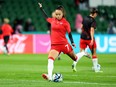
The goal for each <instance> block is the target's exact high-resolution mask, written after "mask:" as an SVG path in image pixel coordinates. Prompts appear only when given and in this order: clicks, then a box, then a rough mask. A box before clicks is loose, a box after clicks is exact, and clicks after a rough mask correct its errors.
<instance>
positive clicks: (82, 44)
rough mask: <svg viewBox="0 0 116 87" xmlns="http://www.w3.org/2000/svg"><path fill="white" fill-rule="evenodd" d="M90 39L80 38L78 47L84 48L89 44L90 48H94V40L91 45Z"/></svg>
mask: <svg viewBox="0 0 116 87" xmlns="http://www.w3.org/2000/svg"><path fill="white" fill-rule="evenodd" d="M90 42H91V40H84V39H80V48H82V49H85V48H86V47H87V46H89V48H90V49H93V48H96V42H95V40H94V42H93V45H90Z"/></svg>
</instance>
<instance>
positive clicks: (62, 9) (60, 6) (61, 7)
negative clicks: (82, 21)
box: [56, 5, 66, 17]
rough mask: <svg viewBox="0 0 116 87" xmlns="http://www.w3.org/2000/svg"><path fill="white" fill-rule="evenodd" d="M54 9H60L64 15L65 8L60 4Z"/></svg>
mask: <svg viewBox="0 0 116 87" xmlns="http://www.w3.org/2000/svg"><path fill="white" fill-rule="evenodd" d="M56 10H61V11H62V13H63V17H65V16H66V11H65V9H64V7H63V6H62V5H58V6H57V8H56Z"/></svg>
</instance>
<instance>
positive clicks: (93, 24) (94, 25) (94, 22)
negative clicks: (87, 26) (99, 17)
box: [91, 21, 96, 29]
mask: <svg viewBox="0 0 116 87" xmlns="http://www.w3.org/2000/svg"><path fill="white" fill-rule="evenodd" d="M91 27H93V28H94V29H96V21H93V22H92V24H91Z"/></svg>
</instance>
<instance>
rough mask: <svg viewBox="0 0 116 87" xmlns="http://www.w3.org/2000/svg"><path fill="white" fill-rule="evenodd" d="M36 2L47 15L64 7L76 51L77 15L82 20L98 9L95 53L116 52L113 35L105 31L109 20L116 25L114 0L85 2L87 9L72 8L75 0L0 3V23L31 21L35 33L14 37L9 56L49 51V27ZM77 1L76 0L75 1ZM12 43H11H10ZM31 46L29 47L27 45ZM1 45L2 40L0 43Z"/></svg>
mask: <svg viewBox="0 0 116 87" xmlns="http://www.w3.org/2000/svg"><path fill="white" fill-rule="evenodd" d="M38 1H40V2H42V3H43V8H44V9H45V11H46V12H47V14H48V15H49V16H51V13H52V11H54V9H55V8H56V6H57V5H59V4H60V5H63V6H64V8H65V9H66V13H67V15H66V18H67V20H68V21H69V22H70V24H71V29H72V32H73V37H74V40H75V43H76V45H77V48H76V49H75V52H78V51H79V34H78V33H77V32H76V29H75V19H76V15H77V14H78V13H80V14H81V15H82V16H83V17H85V16H86V15H89V9H90V8H92V7H97V8H98V10H99V15H98V17H97V18H96V21H97V30H96V31H95V32H96V37H97V38H96V39H97V45H98V48H97V52H98V53H116V35H115V34H110V35H109V34H108V33H107V28H108V25H109V23H110V22H111V21H112V22H113V23H114V26H116V0H97V1H96V0H85V2H86V4H87V9H84V10H80V9H79V8H77V6H76V5H75V2H74V1H76V0H0V3H1V4H0V24H2V19H3V18H9V20H10V24H11V25H12V26H13V23H14V20H15V19H16V18H18V19H19V20H22V21H23V23H22V26H24V23H25V22H26V20H27V19H28V18H31V19H32V22H33V25H34V27H35V29H36V31H24V30H23V32H22V35H13V38H14V39H13V38H12V39H11V40H10V42H9V44H8V46H9V48H10V52H11V53H47V52H48V50H49V49H50V39H49V34H47V30H48V26H47V22H46V21H45V19H44V17H43V15H42V12H41V11H40V9H39V7H38V4H37V3H38ZM77 1H78V0H77ZM21 38H22V39H21ZM12 43H13V44H12ZM29 43H30V44H29ZM0 44H1V45H3V40H2V39H1V40H0Z"/></svg>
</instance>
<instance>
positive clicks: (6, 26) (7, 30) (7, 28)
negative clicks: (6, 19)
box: [1, 24, 13, 36]
mask: <svg viewBox="0 0 116 87" xmlns="http://www.w3.org/2000/svg"><path fill="white" fill-rule="evenodd" d="M1 29H2V32H3V34H2V35H3V36H7V35H11V34H12V33H13V29H12V27H11V26H10V25H9V24H3V25H2V27H1Z"/></svg>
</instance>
